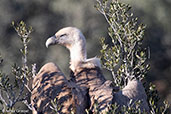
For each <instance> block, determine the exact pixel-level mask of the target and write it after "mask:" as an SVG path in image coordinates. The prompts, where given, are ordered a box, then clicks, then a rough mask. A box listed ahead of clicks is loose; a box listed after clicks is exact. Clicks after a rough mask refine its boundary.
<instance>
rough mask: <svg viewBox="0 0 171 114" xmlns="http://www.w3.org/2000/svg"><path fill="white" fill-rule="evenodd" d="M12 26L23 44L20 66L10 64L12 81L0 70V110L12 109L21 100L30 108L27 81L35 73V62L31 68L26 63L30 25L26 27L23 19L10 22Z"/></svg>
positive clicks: (29, 89)
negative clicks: (0, 105) (1, 106)
mask: <svg viewBox="0 0 171 114" xmlns="http://www.w3.org/2000/svg"><path fill="white" fill-rule="evenodd" d="M12 26H13V28H14V29H15V31H16V32H17V33H18V35H19V37H20V40H21V43H22V44H23V48H22V49H20V52H21V54H22V66H21V67H20V66H18V65H17V64H16V63H15V64H14V65H13V66H12V71H11V74H12V76H13V78H14V81H13V80H11V79H10V78H9V76H8V75H6V74H4V73H2V72H0V103H1V104H2V105H3V108H2V110H1V111H3V112H5V111H6V110H8V109H14V105H15V104H16V103H17V102H23V103H24V104H26V105H27V106H28V108H29V109H30V110H31V109H32V108H31V104H29V103H28V102H29V101H27V99H29V98H30V93H31V91H32V89H31V88H30V87H29V82H30V81H31V80H32V76H35V75H36V64H33V65H32V68H29V66H28V65H27V61H28V60H27V56H28V43H29V41H30V34H31V32H32V31H33V30H32V27H27V26H26V24H25V23H24V22H23V21H21V22H20V23H19V24H15V23H14V22H12ZM12 76H10V77H12Z"/></svg>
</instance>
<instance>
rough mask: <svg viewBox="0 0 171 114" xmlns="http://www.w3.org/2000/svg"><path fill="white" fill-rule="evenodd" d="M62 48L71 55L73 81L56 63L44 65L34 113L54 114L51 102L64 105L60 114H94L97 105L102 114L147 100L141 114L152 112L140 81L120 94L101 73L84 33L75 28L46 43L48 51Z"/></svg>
mask: <svg viewBox="0 0 171 114" xmlns="http://www.w3.org/2000/svg"><path fill="white" fill-rule="evenodd" d="M54 44H60V45H63V46H65V47H66V48H68V50H69V51H70V69H71V71H72V73H71V80H70V81H68V80H67V79H66V78H65V76H64V74H63V73H62V72H61V71H60V69H59V68H58V67H57V66H56V65H55V64H53V63H48V64H46V65H44V66H43V67H42V68H41V70H40V71H39V73H38V75H37V76H36V77H35V78H34V81H33V91H32V97H31V102H32V106H33V113H34V114H37V113H38V112H40V113H47V114H49V113H52V110H51V109H50V105H51V100H53V99H54V98H57V99H58V102H59V103H60V105H62V108H61V110H60V111H59V112H60V113H67V114H68V113H70V111H71V109H74V111H75V113H76V114H83V113H85V109H88V108H90V109H91V111H92V112H93V105H94V103H95V102H97V103H98V105H99V107H100V112H101V113H103V112H105V111H106V110H107V106H108V105H109V104H112V103H115V102H117V103H118V104H119V105H125V106H127V105H128V102H129V101H130V100H131V99H132V100H133V101H136V100H143V104H142V105H141V110H143V109H145V110H146V111H148V110H149V108H148V104H147V101H146V100H147V97H146V93H145V91H144V87H143V85H142V84H141V82H140V81H138V80H132V81H129V82H128V85H127V86H126V87H125V88H123V89H122V90H120V91H118V92H116V91H114V90H116V89H115V87H114V86H112V81H109V80H106V79H105V78H104V76H103V73H102V71H101V65H100V60H99V59H98V58H91V59H87V52H86V40H85V37H84V36H83V34H82V33H81V31H80V30H79V29H77V28H74V27H66V28H63V29H61V30H59V31H58V32H57V33H56V34H55V35H54V36H52V37H50V38H49V39H48V40H47V41H46V47H49V46H50V45H54Z"/></svg>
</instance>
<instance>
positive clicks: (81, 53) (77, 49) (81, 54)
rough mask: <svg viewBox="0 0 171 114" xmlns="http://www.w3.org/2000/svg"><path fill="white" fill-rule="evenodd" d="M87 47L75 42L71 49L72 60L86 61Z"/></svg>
mask: <svg viewBox="0 0 171 114" xmlns="http://www.w3.org/2000/svg"><path fill="white" fill-rule="evenodd" d="M86 52H87V51H86V47H85V46H84V45H80V44H75V45H73V46H72V48H71V49H70V62H71V63H73V62H74V63H75V62H78V63H79V62H84V61H85V60H86V59H87V53H86Z"/></svg>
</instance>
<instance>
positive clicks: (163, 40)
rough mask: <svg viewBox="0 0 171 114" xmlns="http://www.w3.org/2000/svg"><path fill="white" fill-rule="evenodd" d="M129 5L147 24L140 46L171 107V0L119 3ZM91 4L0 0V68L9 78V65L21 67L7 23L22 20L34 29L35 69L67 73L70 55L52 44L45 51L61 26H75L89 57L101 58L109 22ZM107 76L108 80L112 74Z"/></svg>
mask: <svg viewBox="0 0 171 114" xmlns="http://www.w3.org/2000/svg"><path fill="white" fill-rule="evenodd" d="M123 1H124V2H126V3H129V4H130V5H131V6H132V11H133V12H134V14H135V15H136V16H138V17H139V22H142V23H144V24H146V25H147V29H146V32H145V40H144V45H145V46H146V47H150V51H151V59H150V65H151V70H150V71H149V73H148V75H147V79H148V81H151V82H153V83H154V84H155V85H156V86H157V89H158V90H159V93H160V95H161V97H162V98H163V99H167V100H168V101H169V102H170V103H171V0H123ZM95 3H96V2H95V0H0V53H1V55H2V57H3V58H4V62H3V64H2V65H1V66H0V69H1V70H2V71H3V72H5V73H7V74H10V73H9V72H10V71H11V65H13V63H17V64H18V65H21V54H20V51H19V49H20V48H21V47H22V45H21V42H20V39H19V38H18V36H17V33H16V32H15V30H14V29H13V28H12V26H11V22H12V21H15V22H19V21H21V20H23V21H24V22H26V24H27V25H30V26H32V27H33V29H34V31H33V32H32V34H31V38H32V40H31V42H30V43H29V58H28V59H29V63H30V64H31V63H36V64H37V68H38V69H39V68H40V67H41V66H42V65H43V64H45V63H47V62H55V63H56V64H58V66H59V67H60V68H61V70H62V71H63V72H64V74H66V75H68V74H69V68H68V67H69V51H68V50H66V49H65V48H64V47H62V46H59V45H56V46H53V47H50V48H49V49H47V48H46V47H45V41H46V39H47V38H48V37H50V36H52V35H54V34H55V32H56V31H58V30H59V29H60V28H63V27H66V26H75V27H77V28H79V29H81V31H82V32H83V34H84V35H85V37H86V39H87V51H88V57H94V56H96V55H100V49H101V48H100V43H99V38H100V37H108V35H107V27H108V25H107V23H106V21H105V19H104V17H103V16H102V15H101V14H100V13H99V12H98V11H97V10H96V9H95V8H94V5H95ZM106 77H107V78H108V79H110V74H109V73H107V75H106Z"/></svg>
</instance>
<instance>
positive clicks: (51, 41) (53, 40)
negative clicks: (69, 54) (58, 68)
mask: <svg viewBox="0 0 171 114" xmlns="http://www.w3.org/2000/svg"><path fill="white" fill-rule="evenodd" d="M56 43H58V40H57V38H56V36H55V35H54V36H52V37H50V38H48V39H47V40H46V47H47V48H48V47H49V46H50V45H55V44H56Z"/></svg>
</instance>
